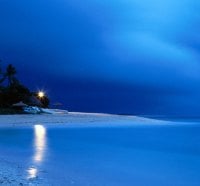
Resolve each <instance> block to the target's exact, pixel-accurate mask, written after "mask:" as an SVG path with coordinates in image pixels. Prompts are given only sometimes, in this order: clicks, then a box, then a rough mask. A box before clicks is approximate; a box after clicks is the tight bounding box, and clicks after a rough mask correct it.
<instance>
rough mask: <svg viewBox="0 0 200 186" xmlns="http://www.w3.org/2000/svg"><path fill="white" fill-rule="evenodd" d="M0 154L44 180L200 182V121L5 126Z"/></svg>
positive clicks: (126, 185)
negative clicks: (170, 124)
mask: <svg viewBox="0 0 200 186" xmlns="http://www.w3.org/2000/svg"><path fill="white" fill-rule="evenodd" d="M0 158H5V159H6V160H7V161H9V162H13V163H15V164H18V165H20V166H21V167H22V169H23V170H22V171H23V176H24V177H25V179H31V180H34V179H38V180H39V181H40V182H39V183H40V184H39V185H42V186H44V185H45V183H47V184H46V185H55V186H62V185H63V186H66V185H75V186H133V185H134V186H152V185H153V186H160V185H162V186H173V185H174V186H179V185H180V186H182V185H184V186H193V185H195V186H197V185H198V186H199V185H200V176H199V173H200V124H195V125H193V124H191V125H190V124H189V123H188V124H187V125H173V126H155V125H154V126H152V125H150V126H135V127H124V128H123V127H121V128H114V127H113V128H106V127H104V128H64V127H63V128H56V127H50V128H49V127H46V126H45V125H42V124H37V125H35V126H33V127H30V128H19V127H13V128H0Z"/></svg>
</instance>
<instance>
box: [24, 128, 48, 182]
mask: <svg viewBox="0 0 200 186" xmlns="http://www.w3.org/2000/svg"><path fill="white" fill-rule="evenodd" d="M34 150H35V152H34V155H33V159H32V161H33V163H34V164H35V165H34V167H32V166H31V167H30V168H29V169H27V172H28V176H27V178H28V179H34V178H36V177H37V174H38V168H37V166H38V163H41V162H42V161H43V159H44V155H45V150H46V128H45V127H44V126H42V125H34ZM35 166H36V167H35Z"/></svg>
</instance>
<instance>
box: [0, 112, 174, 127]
mask: <svg viewBox="0 0 200 186" xmlns="http://www.w3.org/2000/svg"><path fill="white" fill-rule="evenodd" d="M122 122H123V124H121V123H122ZM172 123H173V122H169V121H162V120H157V119H150V118H144V117H139V116H123V115H112V114H103V113H81V112H68V113H67V114H66V113H65V114H62V113H56V114H35V115H34V114H20V115H0V127H5V126H33V125H35V124H45V125H49V126H65V127H67V126H68V127H92V126H93V127H96V126H102V127H106V126H107V127H109V126H136V125H159V126H160V125H163V124H164V125H169V124H172Z"/></svg>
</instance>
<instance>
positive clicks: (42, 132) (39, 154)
mask: <svg viewBox="0 0 200 186" xmlns="http://www.w3.org/2000/svg"><path fill="white" fill-rule="evenodd" d="M34 132H35V139H34V146H35V154H34V158H33V159H34V161H35V162H41V161H42V160H43V157H44V152H45V148H46V129H45V128H44V127H43V126H42V125H35V126H34Z"/></svg>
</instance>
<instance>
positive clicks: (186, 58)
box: [0, 0, 200, 114]
mask: <svg viewBox="0 0 200 186" xmlns="http://www.w3.org/2000/svg"><path fill="white" fill-rule="evenodd" d="M199 8H200V2H198V1H196V0H115V1H113V0H108V1H102V0H101V1H100V0H85V1H81V0H68V1H66V0H56V1H55V0H48V1H47V0H35V1H31V2H30V1H25V0H19V1H14V0H10V1H6V0H1V1H0V24H1V29H0V40H1V43H0V57H1V58H2V59H3V61H5V62H7V63H13V64H14V65H15V66H16V67H18V69H19V71H20V79H21V80H22V81H23V82H24V83H25V84H27V85H29V86H31V88H33V89H37V88H38V89H39V88H41V87H42V88H44V89H47V92H48V93H49V95H50V96H51V98H52V102H56V101H61V102H63V103H64V105H65V107H67V108H68V109H69V110H70V109H72V110H80V111H99V112H117V113H128V112H129V113H139V114H149V113H153V114H186V113H190V114H199V112H200V111H199V110H200V103H199V100H200V59H199V58H200V57H199V48H200V36H199V32H200V27H199V21H200V13H199Z"/></svg>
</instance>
